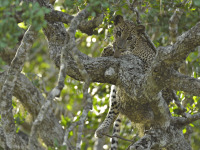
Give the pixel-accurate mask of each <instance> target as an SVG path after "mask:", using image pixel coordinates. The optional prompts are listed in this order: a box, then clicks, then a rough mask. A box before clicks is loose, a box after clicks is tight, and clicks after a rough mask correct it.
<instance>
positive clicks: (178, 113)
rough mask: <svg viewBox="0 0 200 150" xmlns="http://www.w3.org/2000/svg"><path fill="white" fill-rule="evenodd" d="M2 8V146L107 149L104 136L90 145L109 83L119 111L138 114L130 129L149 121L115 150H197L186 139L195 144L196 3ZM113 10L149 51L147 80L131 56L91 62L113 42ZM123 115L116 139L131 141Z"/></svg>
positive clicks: (84, 2)
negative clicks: (134, 26)
mask: <svg viewBox="0 0 200 150" xmlns="http://www.w3.org/2000/svg"><path fill="white" fill-rule="evenodd" d="M0 5H1V10H0V12H1V13H0V14H1V18H2V19H1V21H0V30H1V32H0V37H1V41H0V56H1V59H0V62H1V73H0V89H1V93H0V100H1V103H0V110H1V128H0V130H1V136H0V137H1V138H0V141H1V144H0V146H1V147H2V148H3V149H46V148H48V149H55V148H57V149H102V145H105V146H104V148H105V149H106V144H108V142H109V139H108V138H107V137H104V138H103V139H96V138H94V132H95V130H96V129H97V127H98V125H99V124H100V122H102V120H103V116H99V114H100V113H103V115H104V116H105V115H106V111H105V109H106V108H107V102H108V98H107V97H108V96H107V95H108V91H109V86H108V85H107V84H114V85H117V86H119V87H120V89H121V90H120V92H121V94H122V95H123V96H122V100H123V101H126V102H127V103H125V105H124V110H123V111H124V114H126V116H127V117H128V118H129V119H130V120H131V121H133V122H134V121H135V118H138V119H137V121H135V122H136V123H137V127H142V126H144V125H146V124H147V121H148V120H150V121H151V122H154V123H152V124H150V126H149V128H148V129H147V130H146V131H145V133H144V135H143V136H142V137H140V138H139V137H137V136H135V138H134V140H132V142H131V143H127V142H126V143H125V141H123V140H122V141H120V142H121V143H124V144H121V145H119V146H120V149H126V148H128V147H129V148H130V149H144V150H147V149H160V148H166V149H170V150H171V149H174V150H176V149H180V150H186V149H188V150H189V149H191V145H192V146H193V148H194V149H199V145H198V142H195V143H192V141H191V135H192V136H193V138H192V139H194V140H193V141H198V140H199V139H198V138H197V137H198V136H197V135H195V134H196V133H199V130H198V128H197V127H198V124H199V121H198V120H199V118H200V113H199V112H198V111H199V104H198V100H199V97H198V96H199V95H200V92H199V88H200V87H199V86H200V84H199V80H198V77H199V49H198V46H199V45H200V23H199V22H198V21H199V7H200V3H199V1H197V0H193V1H190V0H189V1H186V0H176V1H172V0H170V1H167V0H163V1H153V0H152V1H151V0H150V1H148V0H143V1H129V0H127V1H125V0H123V1H117V0H109V1H105V0H101V1H99V0H75V1H71V0H66V1H57V2H55V1H54V0H51V1H50V3H49V1H48V0H37V1H36V0H24V1H21V0H19V1H13V0H8V1H0ZM57 8H59V9H60V10H59V11H58V10H56V9H57ZM72 14H76V15H74V16H72ZM116 14H121V15H123V16H124V17H125V18H127V19H129V20H133V21H135V22H137V23H142V24H144V25H145V26H146V33H148V34H146V38H147V39H149V42H151V41H153V43H154V44H155V46H156V51H157V56H156V58H155V60H154V61H153V62H152V66H151V68H150V71H149V72H148V73H147V74H145V75H144V74H143V73H142V71H141V70H142V66H143V65H144V64H143V62H142V61H141V60H140V59H139V58H138V57H136V56H134V55H126V56H122V57H119V58H114V57H99V56H100V52H101V51H102V50H103V47H105V46H106V45H108V44H109V43H112V41H113V36H112V29H113V17H114V15H116ZM147 35H149V36H147ZM44 37H45V38H44ZM46 41H47V42H46ZM48 54H49V56H50V59H49V58H48ZM56 67H57V68H58V69H56ZM79 81H80V82H79ZM96 82H98V83H96ZM100 83H101V84H100ZM164 88H168V89H170V90H169V91H170V94H171V97H172V99H171V101H170V103H169V105H167V103H166V100H165V99H164V98H163V97H162V95H161V91H162V90H163V89H164ZM105 97H106V98H105ZM91 110H93V111H91ZM127 110H128V111H127ZM169 112H170V113H169ZM127 117H126V119H125V121H124V122H123V123H122V126H123V128H124V130H123V133H122V136H125V137H126V139H132V138H133V136H134V135H135V134H136V131H132V130H131V127H130V126H129V125H127V124H129V121H128V119H127ZM194 121H196V122H194ZM192 128H193V129H194V131H195V132H194V133H193V134H192ZM130 131H131V134H128V133H130ZM99 144H101V145H100V147H99Z"/></svg>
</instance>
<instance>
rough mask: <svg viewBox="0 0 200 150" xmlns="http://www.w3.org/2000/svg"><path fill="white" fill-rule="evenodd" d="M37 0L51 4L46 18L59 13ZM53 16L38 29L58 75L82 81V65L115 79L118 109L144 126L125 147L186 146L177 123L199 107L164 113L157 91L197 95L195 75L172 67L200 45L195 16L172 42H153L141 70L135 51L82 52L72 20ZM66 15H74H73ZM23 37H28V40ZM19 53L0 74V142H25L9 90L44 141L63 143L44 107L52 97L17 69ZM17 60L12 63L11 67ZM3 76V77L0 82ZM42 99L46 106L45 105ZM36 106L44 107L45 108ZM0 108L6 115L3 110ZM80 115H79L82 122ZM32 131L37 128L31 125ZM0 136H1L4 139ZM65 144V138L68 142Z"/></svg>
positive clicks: (96, 78) (22, 145)
mask: <svg viewBox="0 0 200 150" xmlns="http://www.w3.org/2000/svg"><path fill="white" fill-rule="evenodd" d="M38 2H39V3H40V5H41V6H45V7H48V8H50V9H51V10H52V12H51V13H52V17H51V16H48V15H47V18H48V17H49V18H51V19H52V18H54V17H53V15H55V16H56V15H58V16H59V13H58V12H54V11H53V8H52V7H51V5H49V4H48V3H47V2H46V1H43V0H38ZM47 4H48V5H47ZM53 13H54V14H53ZM82 15H83V16H82V18H84V17H86V16H88V15H89V14H88V12H87V11H85V12H84V14H82ZM60 17H62V16H60ZM55 18H56V17H55ZM55 18H54V19H52V20H51V21H48V24H47V27H46V28H45V29H43V30H44V34H45V36H46V37H47V39H48V45H49V54H50V58H51V59H52V60H53V61H54V63H55V65H56V66H57V67H59V68H60V72H61V73H62V69H63V65H62V64H65V65H64V69H66V70H67V71H66V72H65V73H64V75H63V76H62V79H63V78H64V77H65V75H66V74H67V75H68V76H71V77H72V78H74V79H76V80H79V81H84V80H86V79H85V78H84V73H83V72H81V70H82V71H83V70H84V71H85V72H86V74H87V75H89V77H90V79H91V81H92V82H101V83H110V84H114V85H117V86H118V88H119V90H118V91H119V96H120V99H121V103H122V107H121V112H122V113H123V114H125V115H126V116H127V117H128V118H129V119H130V120H131V121H133V122H135V123H137V124H138V125H139V127H141V128H145V129H147V131H146V132H145V133H144V136H143V137H142V138H141V139H140V140H139V141H137V142H136V143H134V144H133V145H132V146H131V147H130V149H138V150H139V149H143V150H150V149H152V148H154V149H155V148H156V149H157V148H166V149H169V150H176V149H179V150H190V149H191V146H190V145H189V143H188V142H187V141H186V140H185V137H184V136H183V133H182V128H183V127H184V126H185V125H187V124H189V123H191V122H193V121H195V120H197V119H200V115H199V113H198V114H195V115H193V116H191V115H188V114H186V115H185V116H184V117H172V116H171V115H170V113H169V108H168V106H167V103H166V102H165V100H164V99H163V97H162V94H161V91H162V89H164V88H170V89H174V90H181V91H185V92H187V93H189V94H191V95H196V96H200V92H199V91H200V90H199V89H200V83H199V80H198V79H194V78H192V77H189V76H186V75H182V74H180V73H179V72H178V71H177V69H178V67H179V66H180V65H181V63H182V62H183V61H184V60H185V58H186V57H187V56H188V55H189V53H190V52H192V51H193V50H194V48H195V47H197V46H198V45H200V22H199V23H197V24H196V25H195V26H194V27H193V28H191V29H190V30H189V31H187V32H185V33H183V34H182V35H181V36H180V37H178V38H177V41H176V43H174V44H173V45H170V46H167V47H160V48H158V49H157V51H158V52H157V56H156V58H155V60H154V61H153V63H152V66H151V68H150V70H149V71H148V72H147V73H146V74H144V70H143V62H142V61H141V60H140V59H139V58H138V57H136V56H133V55H125V56H122V57H119V58H114V57H101V58H100V57H99V58H92V57H89V56H87V55H85V54H83V53H81V52H80V51H79V50H78V49H77V48H76V46H75V45H74V40H72V39H71V38H72V36H74V35H70V32H73V33H75V31H76V29H77V26H74V28H73V26H72V27H71V28H70V31H66V29H65V28H64V25H63V23H61V22H57V21H59V20H56V19H55ZM63 18H65V17H63ZM69 18H70V19H73V18H72V17H69ZM70 19H69V22H70ZM54 21H55V22H54ZM61 21H62V20H61ZM75 21H80V20H75ZM63 22H64V21H63ZM76 23H77V25H78V24H79V23H78V22H75V24H76ZM25 36H26V34H25ZM23 42H24V41H23ZM23 42H22V45H21V46H22V49H21V50H22V51H20V49H19V51H18V52H22V54H23V55H24V53H25V51H26V50H27V49H29V48H30V45H28V47H26V45H23ZM25 42H27V43H29V42H30V43H32V41H25ZM25 44H26V43H25ZM66 44H67V45H71V47H70V48H71V50H69V49H68V48H66ZM23 46H25V47H23ZM72 46H74V48H73V49H74V51H76V56H77V57H78V59H79V60H80V65H82V66H78V65H77V62H78V61H79V60H76V57H74V56H73V51H72ZM63 47H64V48H66V49H64V50H65V51H63ZM19 48H21V47H19ZM61 52H63V53H61ZM19 54H21V53H19ZM2 55H3V54H2ZM16 56H17V55H16ZM61 56H62V59H61ZM24 57H25V56H23V57H22V56H20V57H19V58H20V59H17V57H16V59H14V61H13V62H17V63H16V64H19V66H17V65H12V64H11V67H10V70H11V71H14V72H11V71H9V72H8V75H9V77H5V76H6V74H7V72H4V73H1V74H0V86H1V89H2V91H1V113H2V120H3V121H4V122H3V131H4V134H2V132H1V134H0V136H1V138H0V142H1V143H3V145H2V146H3V147H4V148H5V147H9V148H10V149H26V147H27V144H28V143H27V141H25V140H24V139H22V138H21V137H20V135H18V134H16V133H15V127H14V121H13V116H12V111H10V110H12V107H11V100H12V95H13V96H15V97H17V98H18V99H19V100H20V101H21V103H22V104H23V105H24V107H25V108H26V109H27V110H28V111H29V113H30V114H31V115H32V116H33V118H34V119H35V121H36V123H35V124H36V125H35V127H36V126H37V131H38V132H39V135H40V137H41V138H42V139H43V141H44V142H45V144H46V145H48V146H52V144H53V143H54V140H55V139H57V141H59V144H62V143H63V139H64V132H63V130H62V128H61V126H60V125H59V123H58V121H57V120H56V118H55V116H54V115H53V114H52V111H51V110H48V109H47V108H48V107H50V103H51V102H50V103H47V102H46V103H45V98H44V97H43V96H42V94H41V93H40V92H39V90H38V89H37V88H36V87H34V86H33V85H32V83H31V82H30V81H29V80H28V79H27V78H26V77H25V76H24V75H23V74H20V71H21V69H22V66H23V61H24ZM18 61H19V63H18ZM66 64H67V65H66ZM16 66H17V68H15V67H16ZM80 68H82V69H80ZM5 79H6V81H7V82H4V81H5ZM59 81H60V80H59ZM60 83H61V82H60ZM88 83H89V82H88ZM59 85H60V84H59ZM59 85H58V86H57V87H56V88H55V89H53V90H52V93H51V94H52V95H51V94H50V96H49V97H50V100H51V99H53V98H54V97H55V96H59V94H60V92H61V90H62V88H63V83H61V86H59ZM87 86H88V85H87ZM85 89H87V88H85ZM3 92H6V94H5V95H3V94H2V93H3ZM88 99H89V98H88ZM43 104H46V105H48V106H47V107H45V105H43ZM42 106H43V107H42ZM41 108H45V110H44V109H41ZM85 111H86V112H85V113H83V114H87V111H89V109H86V110H85ZM5 113H7V114H8V115H7V116H6V115H5ZM38 114H39V115H38ZM40 114H41V117H40ZM85 117H86V116H83V121H84V118H85ZM36 118H37V119H36ZM40 119H41V120H40ZM83 121H82V120H81V123H82V122H83ZM81 130H82V128H80V130H79V132H80V133H81V132H82V131H81ZM0 131H1V130H0ZM33 131H36V129H34V130H33ZM32 133H34V132H32ZM3 137H5V138H6V141H5V139H3ZM32 137H33V138H32ZM32 137H31V138H32V139H33V140H32V141H31V142H35V138H36V135H34V134H33V135H32ZM79 137H81V136H79ZM29 142H30V141H29ZM13 143H15V144H13ZM36 143H37V142H36ZM29 144H30V143H29ZM31 144H35V143H31ZM65 144H67V142H66V143H65ZM36 147H37V148H36V149H39V148H40V147H39V146H36ZM77 149H80V139H79V140H78V142H77Z"/></svg>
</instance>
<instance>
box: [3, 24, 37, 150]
mask: <svg viewBox="0 0 200 150" xmlns="http://www.w3.org/2000/svg"><path fill="white" fill-rule="evenodd" d="M35 38H36V33H35V32H34V31H32V30H31V27H29V29H28V30H27V31H26V33H25V35H24V37H23V40H22V42H21V45H20V46H19V48H18V50H17V53H16V55H15V57H14V59H13V60H12V62H11V66H10V68H9V70H8V73H7V78H6V80H5V83H4V85H3V87H2V90H1V93H0V100H1V119H2V126H3V130H4V134H5V137H6V143H7V145H8V147H9V148H11V149H24V148H25V147H26V143H25V141H24V140H23V139H22V138H20V137H19V136H17V134H16V131H15V122H14V118H13V114H12V95H13V89H14V86H15V83H16V80H17V77H18V75H19V73H20V72H21V70H22V68H23V65H24V62H25V58H26V53H27V51H28V50H29V49H30V48H31V46H32V44H33V42H34V39H35Z"/></svg>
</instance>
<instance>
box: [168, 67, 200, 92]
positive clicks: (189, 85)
mask: <svg viewBox="0 0 200 150" xmlns="http://www.w3.org/2000/svg"><path fill="white" fill-rule="evenodd" d="M166 85H168V86H169V87H170V88H171V89H174V90H177V91H185V92H188V93H189V94H191V95H194V96H200V92H199V91H200V80H198V79H195V78H193V77H189V76H186V75H183V74H181V73H179V72H177V71H175V70H173V71H172V72H171V74H170V80H168V81H166Z"/></svg>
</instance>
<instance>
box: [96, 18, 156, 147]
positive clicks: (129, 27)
mask: <svg viewBox="0 0 200 150" xmlns="http://www.w3.org/2000/svg"><path fill="white" fill-rule="evenodd" d="M144 30H145V27H144V26H143V25H137V24H135V23H133V22H131V21H128V20H125V21H124V19H123V17H122V16H119V15H118V16H116V18H115V20H114V30H113V34H114V38H115V41H114V43H113V47H112V46H109V47H106V48H105V49H104V51H103V52H102V54H101V56H102V57H107V56H113V55H114V57H116V58H117V57H120V56H121V55H129V54H133V55H135V56H138V57H139V58H140V59H141V60H142V61H143V62H144V68H143V69H144V71H147V70H148V68H149V66H150V65H151V62H152V60H153V59H154V57H155V51H154V50H153V49H152V47H151V45H150V44H149V42H148V41H147V40H146V39H145V37H144V36H143V33H144V32H145V31H144ZM119 113H120V99H119V97H118V95H117V87H116V86H114V85H112V87H111V93H110V108H109V112H108V114H107V116H106V118H105V120H104V121H103V123H102V124H101V126H100V127H99V128H98V129H97V131H96V135H97V137H102V136H103V134H104V133H107V132H108V130H109V128H110V127H111V126H112V124H113V122H114V121H115V120H116V121H115V123H114V127H113V128H114V130H113V135H119V133H120V124H121V116H120V115H119ZM118 115H119V117H118ZM117 117H118V118H117ZM116 118H117V119H116ZM117 145H118V139H117V138H112V144H111V150H117Z"/></svg>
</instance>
